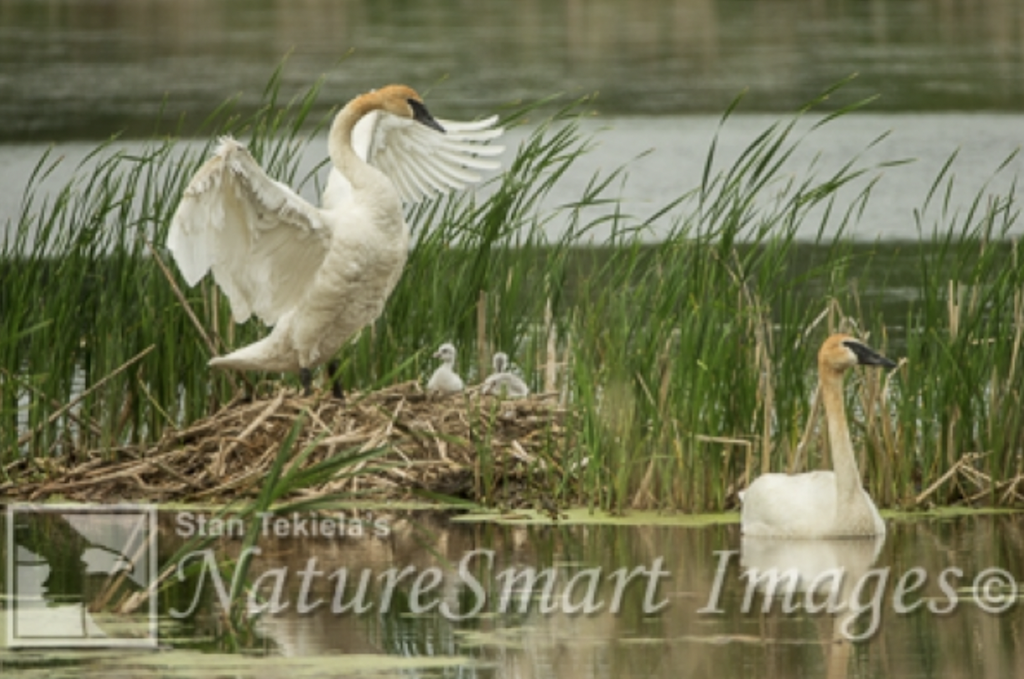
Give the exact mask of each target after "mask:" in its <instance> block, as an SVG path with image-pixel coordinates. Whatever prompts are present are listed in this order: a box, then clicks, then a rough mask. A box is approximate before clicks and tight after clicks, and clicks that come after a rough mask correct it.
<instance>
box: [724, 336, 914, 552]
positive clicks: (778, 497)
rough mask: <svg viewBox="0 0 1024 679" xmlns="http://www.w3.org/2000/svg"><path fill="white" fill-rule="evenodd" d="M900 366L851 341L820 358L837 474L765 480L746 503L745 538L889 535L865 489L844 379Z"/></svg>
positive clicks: (839, 341) (841, 340)
mask: <svg viewBox="0 0 1024 679" xmlns="http://www.w3.org/2000/svg"><path fill="white" fill-rule="evenodd" d="M858 364H859V365H869V366H882V367H885V368H893V367H895V366H896V364H895V363H894V362H892V361H890V360H889V359H888V358H885V357H884V356H881V355H879V354H878V353H876V352H875V351H874V350H872V349H870V348H869V347H868V346H866V345H865V344H863V343H862V342H860V341H858V340H856V339H854V338H852V337H849V336H848V335H833V336H831V337H829V338H828V339H827V340H825V343H824V344H823V345H822V347H821V350H820V351H819V352H818V379H819V382H820V385H821V386H820V390H821V397H822V401H823V402H824V404H825V415H826V418H827V419H828V437H829V443H830V444H831V448H832V466H833V469H834V470H835V471H834V472H827V471H815V472H809V473H806V474H794V475H789V474H763V475H762V476H760V477H759V478H758V479H757V480H756V481H754V482H753V483H752V484H750V487H749V488H748V489H747V490H746V492H745V493H743V494H741V496H740V498H741V501H742V502H743V508H742V511H741V518H740V525H741V528H742V531H743V534H744V535H761V536H776V537H795V538H834V537H860V536H872V535H885V523H884V522H883V521H882V517H881V516H879V514H878V509H876V508H875V503H874V502H872V501H871V498H870V497H869V496H868V494H867V492H865V491H864V489H863V487H862V486H861V480H860V472H859V471H858V470H857V461H856V460H855V459H854V455H853V444H852V443H851V442H850V432H849V430H848V429H847V426H846V412H845V409H844V406H843V373H845V372H846V370H848V369H849V368H852V367H853V366H855V365H858Z"/></svg>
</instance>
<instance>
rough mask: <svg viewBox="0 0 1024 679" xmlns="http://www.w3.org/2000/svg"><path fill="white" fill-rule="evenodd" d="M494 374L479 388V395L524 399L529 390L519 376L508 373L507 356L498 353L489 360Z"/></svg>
mask: <svg viewBox="0 0 1024 679" xmlns="http://www.w3.org/2000/svg"><path fill="white" fill-rule="evenodd" d="M491 361H492V363H493V365H494V372H493V373H492V374H490V375H488V376H487V379H485V380H484V383H483V384H482V385H481V386H480V393H481V394H494V395H495V396H504V397H505V398H526V397H527V396H529V395H530V388H529V387H528V386H526V382H524V381H523V379H522V378H521V377H519V375H516V374H514V373H511V372H509V371H508V354H505V353H504V352H501V351H499V352H498V353H496V354H495V355H494V358H493V359H491Z"/></svg>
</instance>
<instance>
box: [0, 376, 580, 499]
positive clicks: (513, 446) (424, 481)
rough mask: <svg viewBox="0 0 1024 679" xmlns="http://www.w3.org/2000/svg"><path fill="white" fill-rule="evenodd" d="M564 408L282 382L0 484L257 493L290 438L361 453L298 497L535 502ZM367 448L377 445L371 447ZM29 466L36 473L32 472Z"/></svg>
mask: <svg viewBox="0 0 1024 679" xmlns="http://www.w3.org/2000/svg"><path fill="white" fill-rule="evenodd" d="M566 415H567V413H566V411H565V409H564V408H562V407H560V406H559V404H558V401H557V398H556V396H555V395H553V394H550V395H543V394H541V395H533V396H530V397H528V398H525V399H518V400H504V399H500V398H496V397H493V396H483V395H480V394H478V393H475V392H472V391H470V392H469V393H466V394H457V395H447V396H435V395H428V394H426V393H424V392H423V390H422V388H421V387H420V385H419V384H418V383H417V382H407V383H403V384H398V385H395V386H392V387H389V388H386V389H383V390H381V391H376V392H371V393H365V394H360V393H352V394H349V395H347V396H346V398H345V400H344V401H342V400H337V399H333V398H330V396H329V395H323V394H319V395H314V396H312V397H308V398H304V397H301V396H299V395H298V394H296V393H295V392H293V391H281V392H279V393H278V394H277V395H276V396H275V397H274V398H271V399H263V400H255V401H249V402H244V401H235V402H232V403H230V404H228V405H227V406H225V407H223V408H222V409H221V410H219V411H218V412H217V413H216V414H214V415H212V416H210V417H207V418H205V419H202V420H199V421H197V422H194V423H192V424H191V425H190V426H188V427H187V428H184V429H180V430H177V431H169V432H167V433H166V434H165V435H164V436H163V437H162V438H161V439H160V440H159V441H158V442H156V443H155V444H152V445H149V446H145V447H139V448H124V449H119V450H118V453H119V457H120V459H118V460H111V459H110V455H109V453H108V454H107V455H100V454H98V453H97V454H89V455H86V456H84V457H85V459H82V460H79V461H78V462H77V463H75V464H70V463H69V462H68V461H67V460H66V459H63V458H49V459H37V458H25V459H23V460H20V461H19V462H18V463H16V465H15V468H12V469H9V470H8V471H9V473H11V475H12V476H13V477H14V478H15V479H16V480H15V481H14V482H12V483H8V484H2V485H0V492H3V493H5V494H6V495H8V496H11V497H17V498H20V499H25V500H43V499H50V498H54V497H60V498H64V499H68V500H75V501H83V502H113V501H154V502H168V501H190V502H196V501H208V502H225V501H230V500H235V499H239V498H245V497H255V496H256V495H257V494H258V493H259V492H260V490H261V488H262V486H263V483H264V481H265V480H266V479H267V478H268V474H269V473H270V471H271V468H272V466H273V465H274V464H275V461H276V460H277V458H278V457H279V456H280V455H281V453H282V447H283V446H286V447H288V448H289V449H288V450H286V451H285V454H286V455H287V456H288V458H289V460H288V461H286V463H285V464H286V465H291V464H294V463H295V461H296V460H299V464H301V465H302V466H303V467H307V468H314V467H315V466H316V465H319V464H320V463H322V462H324V461H325V460H328V459H331V458H334V457H335V456H343V457H346V458H347V457H353V458H355V459H357V460H358V461H356V462H353V463H352V464H348V465H340V466H339V467H338V468H337V472H336V473H334V474H333V475H332V476H331V478H327V479H317V481H316V482H315V483H313V484H312V485H309V486H304V487H301V488H298V489H295V490H292V491H290V492H289V495H290V496H291V497H293V498H311V499H315V498H317V497H324V496H332V497H339V496H348V495H351V496H352V497H358V498H367V497H369V498H373V499H379V500H402V499H409V498H412V497H415V496H417V495H424V494H425V495H428V496H433V495H444V496H450V497H458V498H466V499H471V500H474V501H484V502H489V503H493V502H499V503H501V504H504V505H508V506H522V505H524V504H530V505H536V504H537V502H536V499H537V498H538V496H543V495H544V492H543V490H542V489H540V488H538V487H535V486H533V485H532V484H533V483H534V482H535V481H536V480H537V479H539V478H540V477H543V476H545V474H544V472H546V471H547V470H549V469H556V470H557V469H558V462H557V461H556V460H554V459H553V454H552V451H562V450H564V445H565V440H566V431H567V428H566V424H565V419H566ZM370 451H379V452H378V454H376V455H373V456H369V455H366V453H368V452H370ZM17 467H21V469H17ZM321 468H322V465H321ZM31 475H35V476H38V477H39V480H38V481H36V480H33V481H30V482H26V479H27V478H29V477H30V476H31ZM19 477H20V478H19ZM3 485H5V486H7V487H3ZM542 504H543V503H542Z"/></svg>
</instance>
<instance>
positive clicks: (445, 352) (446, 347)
mask: <svg viewBox="0 0 1024 679" xmlns="http://www.w3.org/2000/svg"><path fill="white" fill-rule="evenodd" d="M434 358H439V359H441V360H442V361H444V362H445V363H447V364H449V365H451V364H453V363H455V345H454V344H452V343H451V342H445V343H444V344H442V345H441V346H439V347H438V348H437V351H435V352H434Z"/></svg>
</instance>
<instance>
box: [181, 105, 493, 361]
mask: <svg viewBox="0 0 1024 679" xmlns="http://www.w3.org/2000/svg"><path fill="white" fill-rule="evenodd" d="M494 122H495V119H494V118H490V119H488V120H484V121H481V122H479V123H451V122H449V123H446V124H447V126H448V128H447V131H446V133H443V132H442V131H441V128H440V125H439V124H438V123H437V122H436V121H434V120H433V118H431V117H430V116H429V114H427V113H426V109H425V108H424V107H423V105H422V102H421V101H420V100H419V95H417V94H416V93H415V92H414V91H413V90H411V89H409V88H407V87H404V86H395V85H393V86H389V87H386V88H383V89H381V90H377V91H374V92H370V93H368V94H364V95H362V96H360V97H357V98H355V99H353V100H352V101H351V102H349V104H348V105H346V106H345V108H343V109H342V110H341V112H340V113H338V115H337V116H336V118H335V120H334V123H333V125H332V126H331V130H330V136H329V138H328V150H329V152H330V157H331V161H332V164H333V168H332V170H331V173H330V176H329V178H328V184H327V188H326V189H325V191H324V195H323V199H322V207H320V208H317V207H314V206H313V205H310V204H309V203H308V202H306V201H305V200H304V199H303V198H301V197H300V196H299V195H298V194H296V193H295V192H294V191H292V190H291V189H290V188H289V187H287V186H285V185H284V184H281V183H280V182H277V181H274V180H273V179H271V178H270V177H269V176H268V175H267V174H266V173H265V172H264V171H263V169H262V168H261V167H260V166H259V164H258V163H257V162H256V161H255V159H254V158H253V157H252V156H251V155H250V154H249V152H248V150H246V148H245V147H244V146H243V145H242V144H240V143H238V142H237V141H235V140H233V139H230V138H224V139H222V140H221V143H220V145H219V147H218V148H217V151H216V153H215V155H214V156H213V157H212V158H211V159H210V160H208V161H207V162H206V164H204V165H203V166H202V168H200V170H199V171H198V172H197V173H196V175H195V177H193V179H192V181H191V182H190V183H189V185H188V187H187V188H186V189H185V194H184V196H183V198H182V201H181V204H180V205H179V206H178V210H177V212H176V213H175V215H174V218H173V220H172V222H171V227H170V231H169V233H168V238H167V244H168V247H169V248H170V250H171V252H172V254H173V255H174V259H175V261H176V262H177V264H178V267H179V268H180V269H181V272H182V274H183V276H184V278H185V280H186V282H187V283H188V284H189V285H195V284H196V283H197V282H198V281H199V280H200V279H201V278H202V277H203V276H204V275H205V274H206V273H207V272H208V271H211V270H212V271H213V275H214V279H215V280H216V281H217V283H218V285H220V287H221V289H222V290H223V291H224V293H225V294H226V295H227V297H228V300H229V301H230V304H231V310H232V315H233V317H234V319H235V321H236V322H243V321H245V320H247V319H248V318H249V317H250V315H252V314H255V315H257V316H259V318H260V319H261V320H263V322H264V323H266V324H267V325H273V326H274V329H273V331H272V332H271V333H270V334H269V335H268V336H267V337H265V338H264V339H262V340H260V341H258V342H255V343H253V344H250V345H248V346H246V347H243V348H241V349H238V350H237V351H234V352H232V353H230V354H228V355H226V356H222V357H218V358H213V359H211V361H210V365H211V366H219V367H223V368H231V369H237V370H270V371H295V370H308V369H311V368H313V367H316V366H318V365H320V364H321V363H324V362H325V361H327V360H328V359H330V358H331V356H332V355H333V354H334V353H335V352H336V351H337V350H338V349H339V348H340V347H341V346H342V344H343V343H344V342H345V341H346V340H347V339H349V338H350V337H351V336H352V335H354V334H355V333H356V332H358V331H359V330H360V329H361V328H362V327H364V326H365V325H367V324H368V323H371V322H373V321H374V320H375V319H376V318H377V317H378V316H379V315H380V313H381V311H382V310H383V308H384V303H385V301H386V300H387V298H388V296H389V295H390V294H391V291H392V290H393V289H394V287H395V285H396V283H397V282H398V279H399V277H400V276H401V273H402V268H403V267H404V265H405V261H406V256H407V253H408V249H409V230H408V227H407V226H406V223H405V220H404V217H403V214H402V202H403V200H404V201H406V202H413V201H416V200H419V199H421V198H422V197H423V196H425V195H428V194H430V193H433V192H435V191H447V190H449V189H453V188H461V187H462V186H464V185H465V184H467V183H470V182H473V181H477V180H478V179H479V176H478V175H476V174H475V173H474V172H473V171H472V170H482V169H494V168H496V167H498V164H497V163H496V162H495V161H491V160H487V159H484V158H481V157H480V156H490V155H495V154H497V153H500V152H501V150H502V149H501V147H498V146H488V145H486V143H487V142H488V141H489V140H491V139H492V138H494V137H496V136H498V135H500V134H501V133H502V131H501V130H500V129H494V128H493V126H494Z"/></svg>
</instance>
